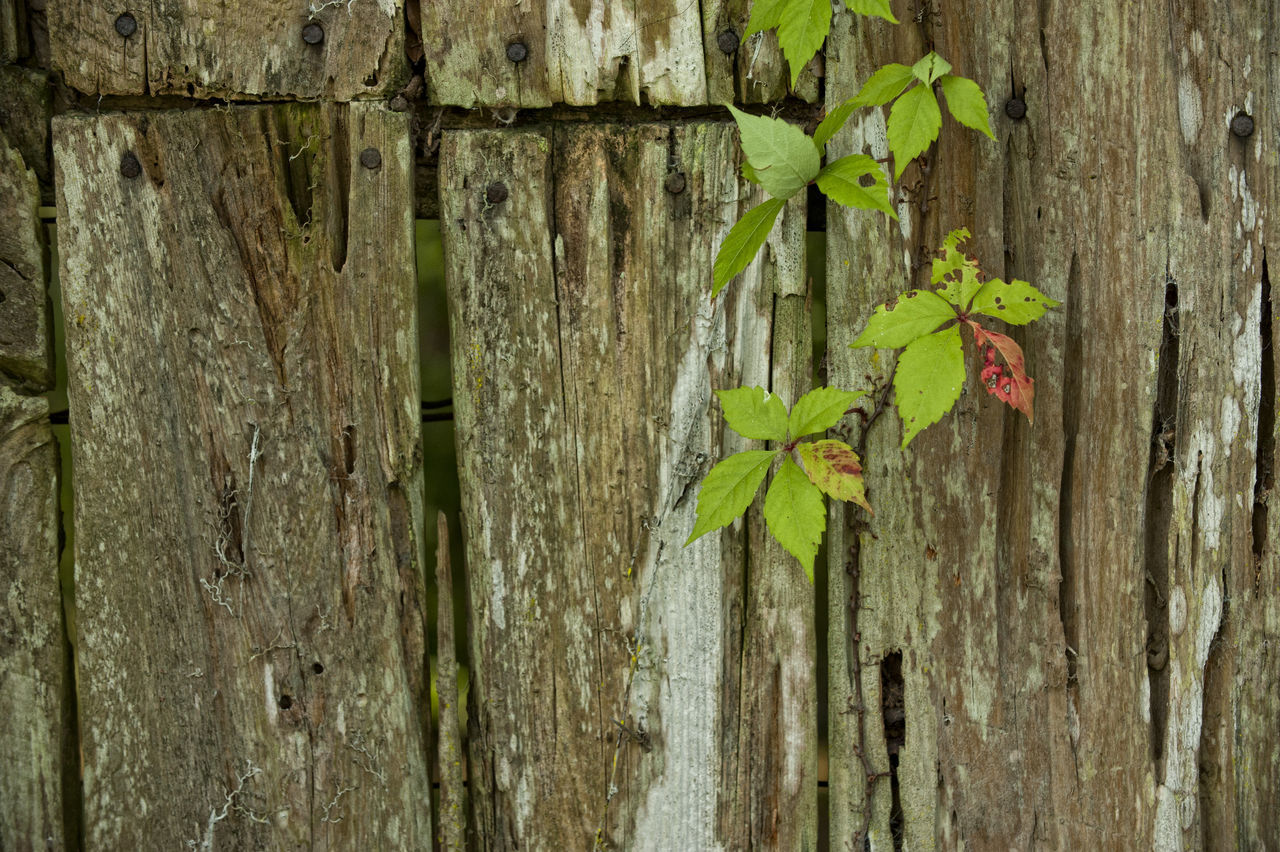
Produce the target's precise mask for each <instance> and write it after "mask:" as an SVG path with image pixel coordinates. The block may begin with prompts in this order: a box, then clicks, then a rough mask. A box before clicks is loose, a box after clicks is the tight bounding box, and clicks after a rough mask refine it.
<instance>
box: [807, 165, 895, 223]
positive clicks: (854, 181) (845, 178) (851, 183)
mask: <svg viewBox="0 0 1280 852" xmlns="http://www.w3.org/2000/svg"><path fill="white" fill-rule="evenodd" d="M864 179H865V180H869V181H870V183H869V184H868V185H867V186H863V185H862V181H863V180H864ZM817 183H818V189H819V190H821V191H822V194H823V195H825V196H826V197H827V198H830V199H831V200H832V201H834V202H836V203H837V204H841V205H844V206H845V207H856V208H858V209H859V210H879V211H880V212H881V213H884V214H885V215H887V216H888V217H889V218H890V219H893V220H894V221H897V219H898V214H897V212H896V211H894V209H893V205H892V204H890V203H889V180H888V178H886V177H885V176H884V170H883V169H882V168H881V167H880V164H879V163H877V162H876V161H875V158H874V157H868V156H867V155H866V154H850V155H849V156H847V157H841V158H840V159H838V160H836V161H835V162H834V163H828V164H827V165H826V166H824V167H823V169H822V171H820V172H818V181H817Z"/></svg>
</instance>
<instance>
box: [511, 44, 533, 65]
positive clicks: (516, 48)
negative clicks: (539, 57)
mask: <svg viewBox="0 0 1280 852" xmlns="http://www.w3.org/2000/svg"><path fill="white" fill-rule="evenodd" d="M507 58H508V59H510V60H511V61H512V62H524V61H525V60H526V59H528V58H529V48H528V47H527V46H526V45H525V43H524V42H522V41H513V42H511V44H509V45H507Z"/></svg>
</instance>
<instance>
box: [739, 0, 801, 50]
mask: <svg viewBox="0 0 1280 852" xmlns="http://www.w3.org/2000/svg"><path fill="white" fill-rule="evenodd" d="M788 3H790V0H756V1H755V2H754V3H752V4H751V17H750V19H748V21H747V31H746V32H745V33H743V34H742V40H743V41H746V40H747V36H751V35H755V34H756V33H762V32H764V31H765V30H771V29H773V28H774V27H776V26H778V24H780V23H782V16H783V15H784V14H786V12H787V4H788Z"/></svg>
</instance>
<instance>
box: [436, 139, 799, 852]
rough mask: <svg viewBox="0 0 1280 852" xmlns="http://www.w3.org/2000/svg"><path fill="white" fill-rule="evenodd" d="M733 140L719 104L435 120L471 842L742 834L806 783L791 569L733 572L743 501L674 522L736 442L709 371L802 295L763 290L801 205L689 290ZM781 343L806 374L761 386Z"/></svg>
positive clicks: (791, 274) (789, 241)
mask: <svg viewBox="0 0 1280 852" xmlns="http://www.w3.org/2000/svg"><path fill="white" fill-rule="evenodd" d="M734 140H735V134H734V132H733V128H732V126H731V125H721V124H694V125H686V126H681V127H675V128H672V127H669V126H666V125H661V126H658V125H639V126H636V125H629V126H626V127H621V126H617V127H615V126H603V127H599V126H579V127H575V128H567V129H563V130H559V131H557V132H556V133H555V134H554V135H552V134H549V133H539V132H536V131H521V132H518V133H507V132H502V131H490V132H484V131H478V132H477V131H471V132H454V133H451V134H449V135H447V136H446V138H445V142H444V146H443V148H442V151H441V163H442V170H441V175H442V182H444V187H443V192H442V196H441V200H442V208H443V215H442V227H443V231H444V237H445V246H446V256H447V257H448V258H449V267H448V280H449V288H450V300H451V301H450V314H451V323H452V328H453V347H454V363H455V365H456V367H455V373H454V383H455V387H454V400H455V411H456V412H457V414H456V416H457V422H458V429H459V448H460V460H461V465H462V485H463V513H464V519H465V523H466V529H467V544H468V572H469V582H470V588H471V602H472V607H473V611H472V619H471V661H472V676H473V678H474V679H473V681H472V684H471V692H470V696H471V720H472V726H473V727H472V732H471V733H472V737H471V756H472V763H471V767H472V771H471V782H472V788H471V791H472V796H473V802H474V803H475V804H474V808H475V814H476V825H477V828H478V830H479V831H480V833H481V837H482V846H483V847H484V848H514V847H516V846H520V847H528V848H541V847H544V846H546V847H558V846H565V845H568V846H574V847H579V846H580V847H583V848H585V847H586V846H587V845H588V844H590V843H591V842H592V841H593V839H596V838H597V832H599V834H598V838H599V840H600V841H601V842H603V843H606V844H608V845H610V846H611V847H617V848H637V849H672V848H717V847H719V846H723V847H724V848H743V847H744V846H747V845H749V844H750V843H752V842H753V838H755V839H756V842H764V843H767V842H768V840H767V838H768V837H769V836H770V833H771V832H780V835H779V834H775V835H774V836H775V837H776V836H785V833H786V832H789V831H792V830H793V829H792V828H790V827H784V828H779V827H778V826H777V825H776V824H775V822H774V820H775V819H776V818H777V814H779V813H790V812H791V810H792V809H793V808H794V807H795V806H796V803H805V802H807V801H808V800H810V799H814V796H815V793H816V784H813V781H814V773H815V772H816V760H815V759H814V754H815V751H816V747H815V745H814V739H815V738H814V731H813V720H812V718H806V711H805V709H804V707H805V705H804V704H803V699H804V695H805V691H806V689H809V691H810V692H811V686H812V684H811V681H809V682H808V683H809V686H808V687H806V686H805V684H806V679H807V678H809V677H811V675H812V666H813V659H812V648H811V639H812V636H811V635H809V636H808V637H807V638H806V635H805V634H804V632H803V631H798V632H796V633H791V632H790V631H789V629H786V630H784V629H782V628H781V626H782V625H790V624H793V623H797V622H799V623H805V622H806V621H809V620H810V619H811V606H812V603H811V598H809V599H808V600H809V603H808V604H807V606H809V607H810V609H809V610H805V609H803V607H804V606H806V603H805V600H806V597H805V594H803V593H801V594H798V595H796V594H792V593H790V592H788V590H789V589H791V588H793V586H794V578H795V575H800V579H799V583H800V584H805V583H806V581H805V580H804V579H803V575H802V574H801V572H800V570H799V568H798V567H796V566H794V565H792V566H791V568H792V569H793V570H792V572H791V575H790V577H791V584H790V585H788V583H786V582H783V581H781V580H777V581H775V582H774V583H773V584H769V583H766V582H764V581H763V580H762V581H761V583H760V588H759V589H755V588H753V589H752V590H751V591H750V592H748V591H747V590H746V589H744V584H745V582H746V580H747V574H746V572H745V571H744V567H745V560H746V551H745V549H744V546H743V545H744V538H743V537H742V527H741V525H736V526H735V528H734V531H726V532H724V533H723V534H721V535H712V536H708V537H706V538H703V539H701V540H699V542H698V543H697V544H695V545H693V546H692V547H690V548H687V549H685V548H683V544H684V541H685V539H686V538H687V537H688V534H689V531H690V530H691V529H692V525H693V519H694V514H693V510H694V505H695V497H696V493H697V482H698V481H699V480H700V478H701V476H702V475H703V473H705V471H706V470H707V469H708V468H709V466H710V464H711V463H712V461H713V460H714V459H716V458H719V457H721V456H722V455H723V454H725V453H728V452H735V451H737V450H739V449H744V448H745V447H746V446H747V442H745V441H743V440H741V439H739V438H736V437H735V436H733V434H732V433H729V432H728V431H727V430H726V429H724V427H723V425H722V423H721V421H720V418H719V415H718V410H717V408H716V407H715V405H714V403H713V401H712V400H713V396H712V390H713V389H714V388H725V387H734V386H737V385H738V384H740V383H743V382H745V383H749V384H759V385H764V386H768V385H769V383H770V353H771V351H772V350H773V349H774V348H775V345H774V343H773V337H774V335H773V315H774V305H775V299H776V298H779V299H780V298H786V299H791V298H796V299H802V298H803V297H802V296H800V297H792V296H785V297H784V296H777V297H775V292H776V290H777V289H779V288H781V292H782V293H783V294H790V293H803V283H802V282H803V266H802V265H800V266H797V265H795V260H796V258H797V257H798V256H801V255H802V244H803V241H802V238H801V237H802V225H800V224H799V223H801V222H803V214H802V210H801V209H800V208H799V207H797V209H796V210H795V211H793V212H792V213H791V214H789V216H788V220H787V222H788V224H787V227H786V229H785V230H781V231H779V233H778V235H776V237H775V242H774V251H775V252H780V253H781V255H782V256H781V257H780V258H777V259H776V260H774V261H772V262H761V263H759V264H757V265H755V266H753V267H752V268H751V269H750V270H749V271H748V273H747V274H745V275H744V277H743V279H742V280H740V281H739V282H737V283H736V284H734V285H733V288H732V289H731V290H730V291H729V292H728V294H727V295H725V296H722V297H721V298H720V299H718V300H714V301H713V300H711V299H710V298H709V294H708V291H707V284H708V281H709V280H710V271H711V262H712V258H713V255H714V248H715V246H717V245H718V244H719V242H720V240H721V239H722V238H723V236H724V234H725V233H726V232H727V230H728V228H729V226H730V225H731V224H732V223H733V221H735V220H736V217H737V216H738V215H740V213H741V212H742V211H743V210H745V209H746V208H747V207H749V206H750V204H752V203H754V202H755V201H756V200H758V199H757V198H756V197H755V196H754V195H753V194H752V193H751V192H750V187H749V185H747V184H744V183H740V182H739V180H738V179H737V177H736V169H737V164H738V159H737V152H736V146H735V142H734ZM677 175H678V177H675V176H677ZM499 185H501V186H502V187H504V188H505V190H506V195H505V197H504V193H503V191H500V190H498V189H497V188H498V186H499ZM802 345H803V344H802ZM776 369H777V368H776V367H775V370H776ZM792 370H795V371H797V372H798V376H807V366H806V367H805V368H804V369H800V367H799V366H798V364H796V363H792V362H787V364H786V365H785V369H783V370H782V371H781V372H775V373H774V381H775V383H778V384H779V385H783V384H785V385H786V388H785V390H786V391H787V392H790V391H791V390H792V388H793V386H792V385H791V384H788V383H790V382H796V381H800V379H799V378H798V376H796V377H793V376H791V375H790V372H789V371H792ZM757 535H758V534H757ZM755 560H756V561H755V562H753V564H757V566H758V557H755ZM779 564H781V563H779ZM753 570H755V569H753ZM753 579H754V576H753ZM748 595H749V599H750V601H751V603H750V605H749V604H748ZM748 606H750V607H751V609H752V612H753V613H754V614H756V615H757V617H758V618H759V619H760V621H759V622H758V623H757V622H754V621H747V623H745V624H744V619H745V618H746V617H747V615H746V613H747V609H748ZM765 625H778V626H779V629H778V631H777V632H776V633H775V631H774V629H773V628H771V627H768V626H765ZM757 631H759V634H758V635H757ZM775 636H776V637H778V640H779V644H778V645H777V646H771V645H770V644H769V641H767V640H772V639H773V637H775ZM747 659H749V660H750V662H749V663H748V662H746V660H747ZM779 678H781V683H782V684H784V685H785V687H784V689H785V692H782V691H780V690H779V689H778V683H779ZM793 686H794V688H793ZM796 694H799V696H800V698H801V701H799V702H797V703H795V704H793V705H790V706H787V707H784V706H783V702H787V701H790V700H791V699H792V697H793V696H794V695H796ZM810 699H811V696H810ZM793 711H794V715H793ZM771 723H772V724H771ZM620 724H621V725H625V729H624V728H622V727H620ZM748 730H750V731H755V732H758V737H757V739H756V740H755V741H753V742H752V743H750V748H743V747H742V746H743V745H745V744H741V743H739V742H737V740H736V737H737V736H738V732H739V731H744V732H745V731H748ZM788 761H789V763H788ZM784 766H785V767H786V768H787V770H788V771H787V772H785V773H784V772H782V771H781V769H782V768H783V767H784ZM769 768H774V769H778V770H779V771H778V772H777V773H776V774H773V775H770V774H769V773H768V772H767V769H769ZM764 801H768V802H777V803H779V808H780V809H781V810H778V811H776V812H771V811H770V810H769V808H768V807H761V806H760V805H761V802H764ZM814 801H816V799H814ZM800 807H801V810H802V811H805V810H807V809H808V805H807V804H802V805H801V806H800Z"/></svg>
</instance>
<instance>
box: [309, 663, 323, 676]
mask: <svg viewBox="0 0 1280 852" xmlns="http://www.w3.org/2000/svg"><path fill="white" fill-rule="evenodd" d="M311 671H313V672H315V673H316V674H324V666H322V665H320V664H319V663H312V664H311Z"/></svg>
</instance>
